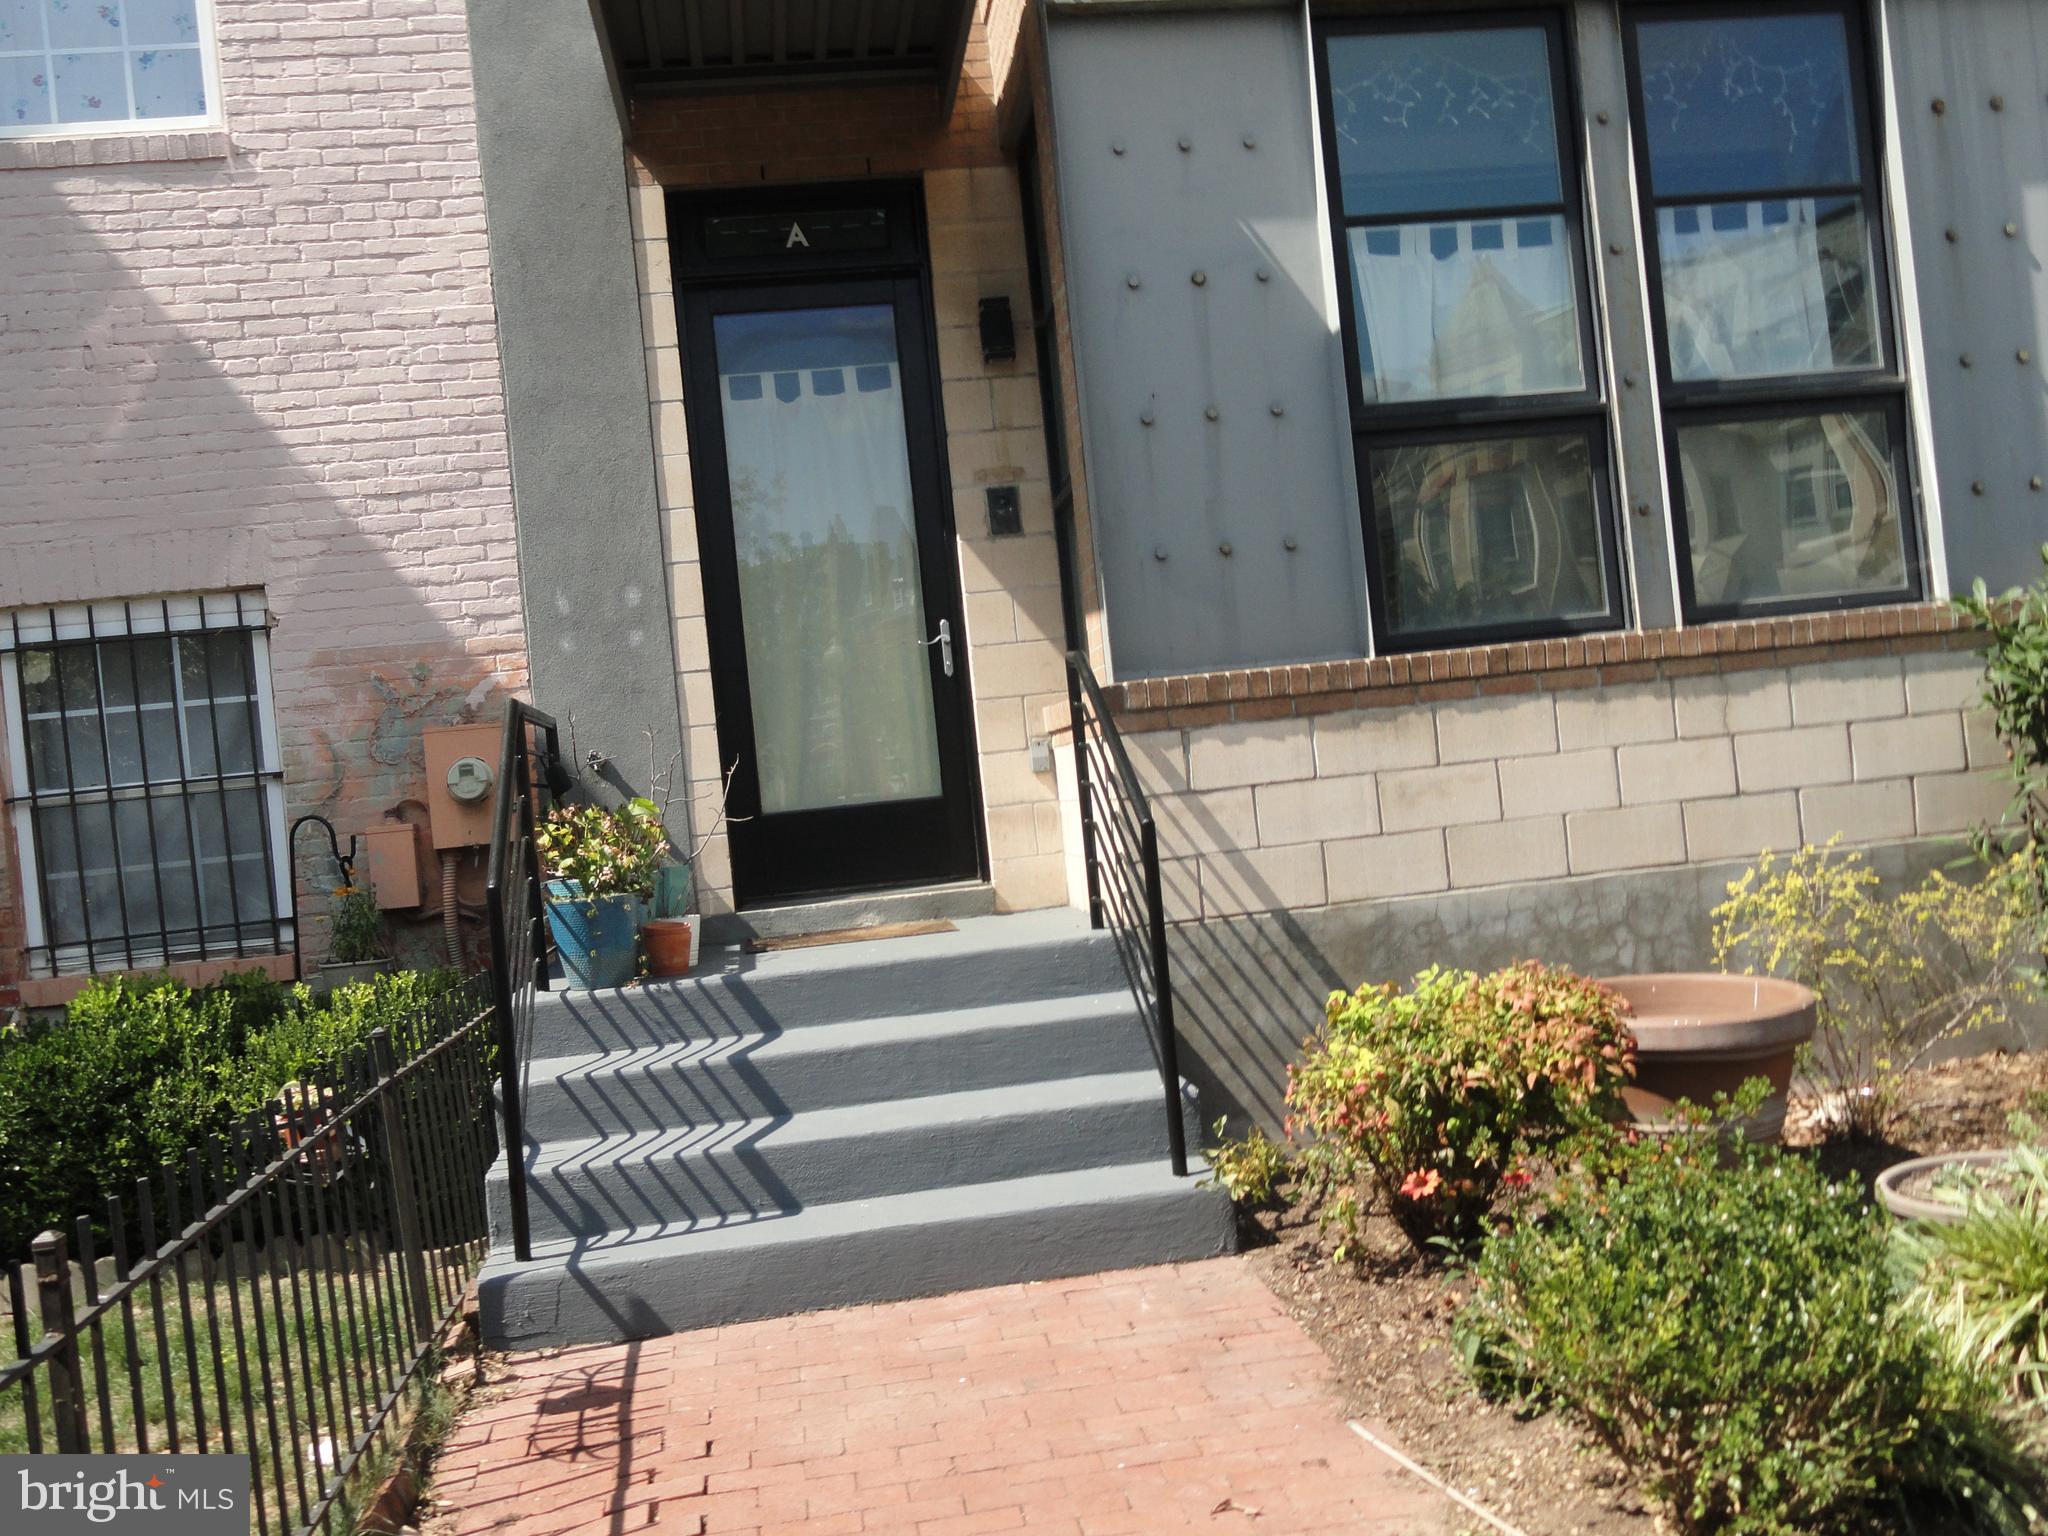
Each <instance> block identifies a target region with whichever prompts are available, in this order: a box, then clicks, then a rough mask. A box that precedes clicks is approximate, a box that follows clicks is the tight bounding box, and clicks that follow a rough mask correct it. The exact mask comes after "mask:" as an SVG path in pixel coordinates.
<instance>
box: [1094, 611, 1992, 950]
mask: <svg viewBox="0 0 2048 1536" xmlns="http://www.w3.org/2000/svg"><path fill="white" fill-rule="evenodd" d="M1808 622H1811V621H1808ZM1835 622H1846V621H1841V620H1837V621H1835ZM1943 627H1944V628H1946V627H1947V626H1946V625H1944V626H1943ZM1687 633H1689V634H1691V635H1692V636H1693V637H1694V638H1693V639H1692V641H1691V642H1689V644H1690V646H1691V648H1692V650H1693V651H1694V652H1695V654H1692V655H1674V656H1672V657H1671V658H1669V659H1667V660H1661V661H1657V662H1640V661H1639V662H1634V663H1626V662H1625V663H1621V664H1620V665H1619V666H1617V667H1614V668H1611V669H1609V670H1611V671H1613V672H1614V673H1616V674H1617V675H1616V676H1614V677H1613V678H1612V679H1603V678H1602V676H1601V675H1599V674H1597V673H1595V674H1593V675H1590V676H1589V675H1588V674H1587V673H1586V672H1585V671H1584V670H1582V669H1558V670H1550V671H1546V672H1530V673H1525V674H1522V675H1520V676H1519V677H1512V676H1511V677H1504V678H1500V679H1497V681H1499V682H1501V683H1503V684H1506V683H1515V684H1518V685H1523V686H1520V687H1518V689H1517V691H1514V692H1511V693H1506V694H1498V695H1487V694H1484V693H1482V692H1481V691H1480V684H1479V683H1478V682H1477V681H1468V682H1464V683H1450V682H1442V683H1430V684H1422V685H1409V686H1401V685H1392V684H1389V685H1387V686H1384V687H1380V688H1376V689H1375V688H1368V689H1366V690H1363V691H1358V692H1351V693H1345V692H1337V693H1334V694H1333V693H1331V692H1329V691H1327V690H1325V691H1323V692H1317V691H1315V690H1314V689H1308V690H1305V691H1302V692H1299V693H1296V694H1294V695H1292V696H1290V697H1284V698H1276V697H1272V696H1271V695H1270V694H1269V696H1268V697H1266V698H1265V699H1256V698H1252V699H1247V700H1246V701H1245V702H1244V703H1243V704H1242V705H1241V706H1236V707H1233V706H1231V705H1227V704H1226V705H1216V704H1206V703H1205V704H1188V705H1184V706H1179V707H1173V708H1162V709H1156V710H1151V711H1147V712H1137V711H1129V712H1127V713H1126V714H1125V716H1124V723H1125V726H1126V728H1127V729H1129V730H1132V731H1134V732H1135V734H1132V735H1130V736H1128V737H1127V741H1128V743H1129V745H1130V747H1131V749H1132V757H1133V760H1134V762H1135V764H1136V767H1137V771H1138V774H1139V777H1140V779H1141V780H1143V781H1144V783H1145V785H1146V788H1147V791H1148V793H1149V794H1150V795H1151V796H1152V797H1153V807H1154V812H1155V815H1156V817H1157V819H1158V823H1159V829H1160V830H1159V839H1160V851H1161V854H1162V857H1163V859H1164V860H1165V863H1166V869H1165V875H1166V885H1167V888H1168V891H1169V893H1170V898H1169V904H1170V905H1171V906H1173V907H1174V908H1175V912H1174V915H1175V916H1176V917H1177V918H1179V919H1181V920H1189V919H1193V918H1195V917H1197V916H1199V917H1202V918H1219V917H1229V916H1235V915H1239V914H1242V913H1245V912H1258V911H1272V910H1280V909H1300V908H1302V907H1314V906H1322V905H1325V904H1335V903H1344V902H1354V901H1374V900H1382V899H1387V898H1392V897H1397V896H1412V895H1419V894H1426V893H1429V892H1432V891H1452V890H1468V889H1477V888H1483V887H1490V886H1507V885H1516V884H1523V883H1531V882H1541V881H1546V880H1555V879H1561V878H1565V877H1569V876H1577V875H1599V874H1610V873H1615V872H1619V871H1626V870H1636V869H1651V868H1658V867H1669V866H1674V865H1684V864H1701V863H1709V862H1718V861H1722V860H1728V859H1741V858H1749V857H1751V856H1753V855H1755V854H1757V853H1759V852H1761V851H1762V850H1763V849H1765V848H1775V849H1787V848H1791V847H1795V846H1797V845H1798V844H1799V843H1801V842H1813V843H1819V842H1824V841H1826V840H1827V839H1828V838H1830V837H1835V836H1840V837H1841V839H1842V840H1843V842H1844V843H1845V844H1880V843H1894V842H1901V841H1905V840H1908V839H1913V838H1940V837H1953V836H1956V835H1957V834H1960V833H1963V832H1965V831H1967V830H1969V829H1970V828H1972V827H1975V826H1977V825H1980V824H1983V823H1986V822H1996V821H1997V820H1998V819H1999V818H2000V816H2001V815H2002V814H2003V812H2004V810H2005V808H2006V804H2007V801H2008V798H2009V791H2010V786H2009V784H2008V783H2007V782H2006V781H2005V780H2004V779H2003V778H2001V777H2000V776H1999V775H1998V773H1997V770H1998V769H1999V768H2000V767H2001V766H2002V764H2003V762H2004V751H2003V749H2002V747H2001V746H2000V744H1999V743H1998V741H1997V739H1996V737H1995V736H1994V734H1993V733H1992V731H1991V729H1990V725H1989V721H1988V718H1987V716H1986V715H1985V713H1984V712H1983V710H1982V709H1981V707H1980V705H1979V704H1978V701H1977V691H1978V683H1979V678H1980V675H1981V666H1980V662H1979V659H1978V657H1977V655H1976V653H1975V652H1974V651H1973V650H1971V649H1969V648H1968V640H1969V637H1968V636H1966V635H1961V634H1955V633H1922V634H1901V633H1899V626H1895V627H1894V628H1893V631H1892V633H1893V635H1894V638H1891V639H1886V640H1878V641H1870V640H1862V641H1853V640H1845V641H1843V642H1840V643H1838V644H1837V645H1835V646H1833V647H1828V646H1813V645H1807V646H1797V647H1787V648H1785V649H1782V650H1779V651H1776V652H1772V651H1769V650H1764V651H1756V650H1750V651H1745V652H1735V651H1733V650H1732V649H1731V650H1730V651H1729V652H1728V653H1726V654H1723V655H1721V656H1719V657H1718V658H1717V657H1715V656H1712V655H1701V654H1697V653H1698V652H1699V651H1701V650H1702V649H1703V648H1704V649H1707V650H1711V649H1712V641H1713V640H1714V638H1715V636H1714V635H1713V632H1711V631H1709V632H1707V634H1706V639H1705V640H1704V641H1703V640H1702V639H1701V635H1702V632H1700V631H1690V632H1687ZM1361 665H1363V664H1361ZM1424 666H1425V669H1427V666H1428V663H1427V661H1425V662H1424ZM1425 675H1426V670H1425ZM1212 681H1214V680H1212ZM1233 681H1234V680H1233ZM1192 682H1193V680H1189V679H1177V680H1165V681H1161V680H1154V681H1153V682H1150V683H1146V684H1142V685H1132V686H1131V687H1130V688H1129V689H1128V690H1126V691H1127V692H1133V693H1135V692H1139V691H1140V690H1150V689H1152V688H1162V689H1163V690H1164V691H1165V692H1166V693H1167V694H1168V695H1169V696H1170V695H1171V693H1172V692H1173V691H1174V689H1175V686H1176V685H1179V687H1180V688H1181V689H1183V690H1185V689H1186V688H1187V687H1188V686H1190V685H1191V684H1192ZM1269 686H1270V683H1269ZM1247 691H1249V690H1248V689H1247ZM1447 695H1448V696H1447ZM1145 696H1146V697H1147V698H1148V699H1149V697H1150V695H1149V692H1148V693H1147V694H1146V695H1145ZM1325 703H1327V704H1329V705H1331V706H1332V707H1329V708H1322V707H1320V706H1321V705H1323V704H1325ZM1176 716H1178V717H1179V722H1178V723H1175V717H1176Z"/></svg>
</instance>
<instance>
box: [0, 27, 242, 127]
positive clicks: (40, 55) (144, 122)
mask: <svg viewBox="0 0 2048 1536" xmlns="http://www.w3.org/2000/svg"><path fill="white" fill-rule="evenodd" d="M210 11H211V0H0V137H28V136H34V135H47V134H56V133H93V132H104V131H106V130H108V129H117V128H122V127H128V126H134V127H147V128H150V129H168V128H196V127H203V126H206V125H207V124H210V123H212V122H215V121H217V120H218V117H219V114H218V112H217V110H216V104H217V103H218V101H219V96H220V86H219V82H218V80H217V79H216V77H215V72H214V64H213V50H212V47H211V32H210V24H211V20H212V18H211V14H210Z"/></svg>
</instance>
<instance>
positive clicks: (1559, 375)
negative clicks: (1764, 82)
mask: <svg viewBox="0 0 2048 1536" xmlns="http://www.w3.org/2000/svg"><path fill="white" fill-rule="evenodd" d="M1317 55H1318V58H1317V68H1318V71H1319V74H1320V75H1321V80H1320V87H1321V90H1320V94H1321V98H1322V109H1323V139H1324V145H1325V163H1326V169H1327V174H1328V177H1329V199H1330V206H1331V217H1332V222H1333V226H1334V227H1333V235H1334V237H1335V244H1336V249H1337V262H1338V266H1339V269H1340V278H1339V284H1338V286H1339V304H1340V307H1341V309H1342V311H1343V316H1344V337H1345V359H1346V363H1347V366H1348V372H1349V375H1350V398H1351V418H1352V427H1353V439H1354V451H1355V456H1356V460H1357V466H1358V481H1359V486H1360V494H1361V498H1362V500H1363V502H1364V516H1365V552H1366V570H1367V575H1368V578H1369V582H1370V597H1371V603H1372V610H1373V623H1374V633H1375V638H1376V640H1377V643H1378V645H1379V648H1380V649H1382V650H1404V649H1415V648H1418V647H1421V646H1425V645H1441V644H1445V643H1451V642H1455V641H1458V640H1462V639H1479V638H1489V639H1505V638H1513V637H1515V636H1518V635H1534V634H1557V633H1561V632H1569V631H1573V630H1585V629H1598V628H1609V627H1612V626H1613V625H1615V624H1616V623H1618V622H1619V620H1620V617H1621V596H1620V593H1621V580H1620V571H1619V563H1618V553H1617V549H1616V539H1615V532H1614V519H1613V515H1612V511H1611V507H1612V496H1611V490H1610V486H1609V480H1610V475H1609V471H1608V462H1609V455H1608V436H1609V433H1608V426H1607V421H1606V416H1605V411H1604V403H1603V400H1602V390H1601V368H1600V365H1599V351H1598V346H1597V341H1596V338H1595V334H1594V329H1593V305H1592V302H1591V298H1590V293H1589V289H1588V284H1587V275H1586V260H1585V250H1584V245H1585V240H1584V229H1585V219H1584V213H1583V207H1584V199H1583V195H1582V192H1581V189H1580V185H1579V174H1578V155H1577V153H1576V151H1575V148H1574V139H1573V136H1572V135H1571V133H1570V132H1569V131H1568V128H1567V125H1568V124H1569V123H1570V122H1571V121H1573V119H1574V114H1572V113H1571V112H1570V111H1569V110H1568V106H1569V101H1570V94H1571V92H1570V84H1569V77H1568V74H1567V71H1566V67H1565V66H1566V59H1565V37H1564V30H1563V27H1562V25H1561V22H1560V19H1559V17H1558V16H1557V14H1556V13H1553V12H1540V13H1529V14H1526V15H1521V14H1511V15H1504V16H1488V17H1487V18H1485V19H1484V20H1483V21H1477V22H1464V21H1451V22H1446V21H1442V20H1432V21H1427V22H1421V21H1402V22H1378V21H1374V22H1362V23H1352V22H1348V21H1345V22H1334V21H1333V22H1330V23H1327V24H1325V25H1323V26H1321V27H1319V28H1318V30H1317Z"/></svg>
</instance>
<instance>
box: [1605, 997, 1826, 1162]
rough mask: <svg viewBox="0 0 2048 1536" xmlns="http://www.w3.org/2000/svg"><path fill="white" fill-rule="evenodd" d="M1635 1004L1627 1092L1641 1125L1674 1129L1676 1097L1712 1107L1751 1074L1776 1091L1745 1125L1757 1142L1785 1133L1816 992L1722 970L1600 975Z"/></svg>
mask: <svg viewBox="0 0 2048 1536" xmlns="http://www.w3.org/2000/svg"><path fill="white" fill-rule="evenodd" d="M1603 979H1604V980H1605V981H1606V983H1607V985H1608V986H1610V987H1612V988H1614V990H1615V991H1617V992H1619V993H1620V994H1621V995H1622V996H1623V997H1624V998H1626V999H1627V1000H1628V1003H1629V1006H1630V1008H1631V1009H1632V1010H1633V1013H1632V1016H1631V1017H1630V1018H1629V1020H1628V1029H1629V1033H1630V1034H1631V1035H1633V1036H1635V1042H1636V1080H1635V1081H1634V1082H1633V1083H1632V1084H1630V1085H1629V1086H1628V1087H1626V1088H1624V1089H1623V1090H1622V1094H1621V1096H1622V1100H1623V1102H1624V1103H1626V1104H1627V1106H1628V1114H1629V1119H1630V1120H1631V1121H1632V1122H1633V1123H1634V1124H1635V1126H1636V1127H1637V1128H1638V1129H1639V1130H1646V1131H1652V1132H1655V1131H1666V1130H1670V1129H1672V1128H1673V1125H1674V1116H1673V1106H1674V1105H1675V1104H1676V1103H1677V1102H1678V1100H1680V1099H1687V1100H1690V1101H1691V1102H1692V1103H1694V1104H1696V1105H1698V1106H1700V1107H1701V1108H1706V1107H1708V1106H1710V1105H1711V1104H1712V1103H1713V1101H1714V1095H1715V1094H1717V1093H1733V1092H1734V1091H1735V1090H1736V1089H1737V1088H1739V1087H1741V1086H1742V1084H1743V1083H1744V1082H1745V1081H1747V1080H1748V1079H1750V1078H1752V1077H1761V1078H1766V1079H1768V1080H1769V1082H1770V1085H1771V1094H1770V1097H1769V1098H1768V1099H1766V1100H1765V1101H1764V1103H1763V1107H1762V1108H1761V1109H1759V1110H1758V1111H1757V1112H1756V1114H1755V1115H1754V1116H1753V1117H1752V1118H1751V1119H1750V1120H1749V1121H1748V1122H1747V1123H1746V1124H1745V1126H1744V1127H1743V1129H1744V1130H1745V1131H1746V1132H1747V1133H1748V1135H1749V1137H1750V1139H1751V1140H1752V1141H1776V1140H1777V1139H1778V1138H1779V1137H1780V1136H1782V1135H1783V1134H1784V1131H1785V1098H1786V1094H1787V1092H1788V1091H1789V1090H1790V1088H1791V1086H1792V1069H1793V1067H1794V1065H1796V1063H1797V1061H1798V1058H1799V1048H1800V1046H1802V1045H1804V1044H1805V1043H1806V1042H1807V1041H1809V1040H1811V1039H1812V1038H1813V1026H1814V1020H1815V1016H1816V1008H1815V1005H1814V997H1813V993H1812V992H1811V991H1810V990H1808V989H1807V988H1805V987H1802V986H1800V985H1799V983H1798V982H1796V981H1781V980H1778V979H1776V978H1774V977H1770V976H1732V975H1728V974H1726V973H1725V972H1719V971H1691V972H1674V973H1667V974H1663V975H1649V976H1608V977H1604V978H1603Z"/></svg>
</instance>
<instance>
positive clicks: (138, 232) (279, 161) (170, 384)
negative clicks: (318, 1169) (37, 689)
mask: <svg viewBox="0 0 2048 1536" xmlns="http://www.w3.org/2000/svg"><path fill="white" fill-rule="evenodd" d="M213 13H214V17H215V20H216V35H217V40H218V45H219V54H220V74H221V94H222V101H223V109H224V110H223V119H224V120H223V124H222V126H221V128H220V129H219V130H218V131H216V132H210V133H193V134H180V135H168V136H166V135H143V136H134V137H125V136H124V137H105V136H103V137H99V138H91V137H80V138H75V139H72V138H63V139H40V140H33V141H28V140H21V141H12V142H9V143H5V144H0V272H5V274H6V277H5V279H4V285H0V311H4V313H5V316H6V318H5V321H4V324H0V356H4V361H0V480H4V483H5V484H6V485H7V487H8V491H7V513H6V516H5V517H4V519H0V608H5V607H9V606H15V605H25V604H43V603H52V602H64V601H74V600H79V599H109V598H130V597H149V596H153V595H157V594H162V593H169V592H183V591H197V590H214V589H223V588H229V587H236V586H260V587H261V588H263V590H264V592H265V595H266V597H267V600H268V602H269V604H270V607H271V609H272V612H273V614H274V616H275V623H274V628H273V633H272V639H271V647H272V673H273V682H274V684H275V690H276V701H277V716H278V726H279V731H280V736H281V742H282V747H283V755H284V767H285V776H286V789H287V798H288V801H289V804H290V809H291V812H292V813H293V814H297V813H298V812H300V811H304V810H311V809H318V810H321V811H323V812H324V813H325V814H327V815H329V816H331V817H333V818H334V819H335V821H336V822H337V823H338V824H339V825H340V826H341V827H342V829H343V831H344V832H346V831H348V830H350V829H351V828H360V827H362V826H365V825H368V824H370V823H371V822H372V821H374V820H375V819H377V818H378V817H380V816H382V815H383V813H384V812H385V811H386V810H388V809H391V808H393V807H394V806H396V805H398V804H399V802H401V801H403V800H405V799H408V798H413V797H417V796H418V795H419V793H420V790H421V788H422V783H421V775H420V756H419V732H420V730H421V729H422V728H423V727H424V726H425V725H428V724H433V723H440V722H442V721H447V720H453V719H458V718H463V717H467V716H475V715H486V716H487V715H489V714H490V713H491V712H492V710H493V708H494V704H493V699H494V696H495V695H496V694H497V693H498V692H500V691H501V690H506V689H516V688H518V687H520V686H521V685H522V682H523V679H524V676H525V651H524V637H523V631H522V622H521V611H520V602H519V595H518V583H517V571H516V563H515V553H514V546H513V529H512V513H511V494H510V486H509V472H508V469H507V455H506V442H505V427H504V418H503V409H502V403H501V383H500V375H499V365H498V354H497V345H496V332H495V327H494V324H493V311H492V295H491V285H490V276H489V270H488V265H487V261H486V253H485V242H484V215H483V200H482V195H481V188H480V184H479V180H478V173H477V163H476V149H475V126H474V112H473V103H472V95H471V86H470V72H469V57H468V47H467V31H466V24H465V21H464V15H463V7H462V4H461V0H364V3H363V4H361V5H357V6H351V7H348V8H346V10H345V11H336V10H331V9H326V10H323V9H321V8H318V7H313V8H306V7H285V8H280V7H278V6H275V5H272V4H269V3H266V0H216V3H215V5H214V7H213ZM6 841H7V847H6V851H5V852H0V1003H5V1002H6V1001H7V989H8V988H9V984H10V982H11V980H12V979H13V978H14V977H16V976H18V975H19V971H20V954H19V944H20V942H21V936H20V933H19V926H18V917H17V913H18V910H19V908H18V902H19V894H18V892H19V887H18V883H17V882H18V878H19V871H17V870H15V869H13V867H12V865H13V846H12V840H11V833H10V834H9V837H8V839H7V840H6ZM314 862H315V861H314V860H313V859H312V857H311V856H310V855H308V856H307V857H306V858H304V859H303V860H302V861H301V868H302V869H304V870H305V871H306V873H307V874H309V875H311V876H314V877H315V878H314V880H313V882H312V885H311V886H308V885H305V884H302V895H303V897H304V898H305V899H306V900H308V901H309V902H312V903H313V904H314V905H316V906H317V900H318V891H317V889H315V887H319V888H324V885H325V883H326V881H327V879H328V878H329V874H328V872H327V871H326V870H324V869H322V870H314V869H313V868H312V867H311V866H312V865H313V864H314ZM315 928H316V931H315V933H314V935H313V938H312V940H311V943H310V946H309V947H310V948H312V949H313V950H316V951H317V950H318V948H319V947H320V942H319V935H318V933H317V925H315Z"/></svg>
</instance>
